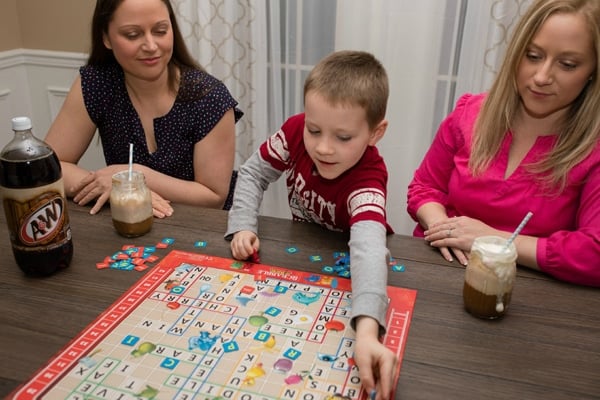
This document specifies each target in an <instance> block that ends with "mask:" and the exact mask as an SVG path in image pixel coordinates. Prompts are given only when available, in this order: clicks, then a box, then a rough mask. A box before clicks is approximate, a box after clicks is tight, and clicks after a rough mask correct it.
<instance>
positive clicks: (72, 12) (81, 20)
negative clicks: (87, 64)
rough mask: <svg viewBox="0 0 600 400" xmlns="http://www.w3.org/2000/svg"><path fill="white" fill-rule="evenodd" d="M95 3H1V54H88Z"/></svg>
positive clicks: (19, 0) (3, 0)
mask: <svg viewBox="0 0 600 400" xmlns="http://www.w3.org/2000/svg"><path fill="white" fill-rule="evenodd" d="M95 4H96V1H95V0H51V1H48V0H0V51H4V50H11V49H17V48H26V49H40V50H55V51H72V52H76V53H85V52H87V51H88V48H89V31H90V20H91V16H92V13H93V12H94V6H95Z"/></svg>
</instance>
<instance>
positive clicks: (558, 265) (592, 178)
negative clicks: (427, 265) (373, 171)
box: [408, 94, 600, 286]
mask: <svg viewBox="0 0 600 400" xmlns="http://www.w3.org/2000/svg"><path fill="white" fill-rule="evenodd" d="M484 98H485V94H478V95H472V94H466V95H464V96H463V97H461V98H460V99H459V101H458V102H457V105H456V108H455V109H454V111H453V112H452V113H451V114H450V115H449V116H448V117H447V118H446V119H445V120H444V121H443V122H442V124H441V125H440V128H439V130H438V132H437V135H436V137H435V139H434V141H433V143H432V145H431V147H430V149H429V151H428V152H427V154H426V155H425V158H424V159H423V161H422V163H421V165H420V166H419V168H418V169H417V170H416V172H415V175H414V178H413V180H412V182H411V183H410V185H409V187H408V212H409V214H410V215H411V217H412V218H413V219H414V220H415V221H417V217H416V213H417V210H418V209H419V207H421V206H422V205H423V204H425V203H428V202H438V203H441V204H443V205H444V206H445V207H446V211H447V214H448V216H450V217H452V216H462V215H464V216H468V217H471V218H475V219H478V220H480V221H482V222H484V223H486V224H487V225H489V226H492V227H493V228H495V229H499V230H503V231H507V232H511V231H513V230H514V229H515V228H516V227H517V226H518V225H519V223H520V222H521V220H522V219H523V217H524V216H525V215H526V214H527V212H528V211H531V212H533V217H532V218H531V219H530V220H529V222H528V223H527V225H526V226H525V227H524V229H523V231H522V232H521V233H522V234H524V235H531V236H535V237H538V241H537V249H536V257H537V262H538V265H539V267H540V269H541V270H542V271H544V272H546V273H548V274H550V275H553V276H554V277H556V278H558V279H561V280H565V281H569V282H573V283H577V284H582V285H590V286H600V143H598V144H597V145H596V147H595V149H594V150H593V151H592V153H591V154H590V155H589V156H588V157H587V158H585V159H584V160H583V161H581V162H580V163H579V164H578V165H576V166H575V167H574V168H573V169H572V170H571V171H570V172H569V174H568V181H567V186H566V188H565V189H564V190H563V191H562V192H560V193H558V194H556V193H555V194H548V193H545V192H543V190H542V189H541V188H540V186H539V185H538V183H537V182H536V180H535V179H534V178H533V177H532V176H531V174H528V172H527V171H526V169H525V167H524V165H526V164H528V163H531V162H534V161H535V160H538V159H540V158H541V157H544V156H545V155H546V154H547V153H548V152H549V151H550V150H551V149H552V147H553V146H554V144H555V142H556V136H555V135H550V136H540V137H538V138H537V140H536V142H535V144H534V145H533V147H532V148H531V150H529V153H528V154H527V155H526V156H525V158H524V159H523V161H522V162H521V164H520V165H519V166H518V167H517V169H516V170H515V171H514V172H513V173H512V175H511V176H509V177H508V178H504V174H505V171H506V167H507V163H508V152H509V148H510V144H511V141H512V133H511V132H510V131H509V132H507V133H506V135H505V137H504V140H503V142H502V145H501V147H500V151H499V154H498V155H497V157H496V158H495V159H494V160H493V161H492V163H491V165H490V167H489V168H488V169H487V171H485V173H483V174H482V175H481V176H479V177H473V175H472V174H471V172H470V170H469V168H468V163H469V155H470V153H471V137H472V134H473V125H474V122H475V119H476V117H477V114H478V113H479V109H480V107H481V104H482V101H483V99H484ZM414 235H415V236H423V228H422V227H421V226H420V225H417V227H416V228H415V230H414Z"/></svg>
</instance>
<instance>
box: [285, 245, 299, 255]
mask: <svg viewBox="0 0 600 400" xmlns="http://www.w3.org/2000/svg"><path fill="white" fill-rule="evenodd" d="M285 251H287V252H288V253H289V254H294V253H297V252H298V248H297V247H294V246H290V247H288V248H287V249H285Z"/></svg>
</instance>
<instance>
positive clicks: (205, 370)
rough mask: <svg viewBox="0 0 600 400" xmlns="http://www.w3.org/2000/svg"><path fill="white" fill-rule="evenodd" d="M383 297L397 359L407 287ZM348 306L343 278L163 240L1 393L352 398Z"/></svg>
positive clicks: (411, 297)
mask: <svg viewBox="0 0 600 400" xmlns="http://www.w3.org/2000/svg"><path fill="white" fill-rule="evenodd" d="M388 297H389V299H390V303H389V311H388V316H387V327H388V329H387V333H386V335H385V337H384V338H383V342H384V343H385V344H386V345H387V346H388V347H389V348H390V349H392V350H393V351H394V352H395V353H396V354H397V356H398V358H399V360H400V361H401V360H402V357H403V352H404V347H405V344H406V339H407V335H408V331H409V326H410V321H411V316H412V311H413V308H414V303H415V299H416V291H414V290H409V289H403V288H397V287H391V286H390V287H388ZM351 306H352V296H351V286H350V280H349V279H345V278H340V277H337V276H331V275H325V274H311V273H307V272H301V271H296V270H292V269H286V268H281V267H277V266H269V265H263V264H260V263H250V262H240V261H235V260H232V259H226V258H220V257H213V256H209V255H205V254H196V253H188V252H182V251H171V252H170V253H169V254H167V256H166V257H165V258H164V259H163V260H162V261H161V262H160V263H159V264H157V265H156V266H155V267H153V268H152V269H151V270H148V271H147V273H146V274H145V275H144V276H143V277H142V278H141V279H140V280H139V281H138V282H137V283H136V284H135V285H134V286H132V287H131V288H130V289H129V290H128V291H127V292H126V293H124V295H123V296H121V298H120V299H119V300H117V301H116V302H115V303H114V304H113V305H112V306H111V307H109V308H108V309H107V310H106V311H105V312H103V313H102V314H101V315H100V316H99V317H98V318H97V319H96V320H95V321H94V322H92V323H91V324H90V325H89V326H88V327H87V328H86V329H85V330H84V331H82V332H81V333H80V334H79V335H78V336H77V337H75V338H74V339H73V340H72V341H71V342H70V343H69V344H68V345H67V346H65V348H64V349H62V350H61V351H60V352H59V353H58V354H56V355H55V356H54V357H53V358H52V359H51V360H50V361H49V362H48V364H47V365H46V366H44V367H43V368H41V369H40V370H39V371H38V372H37V373H36V374H35V375H34V376H33V377H32V378H31V379H30V380H29V381H28V382H26V383H25V384H24V385H22V386H21V387H20V388H19V389H18V390H16V391H15V392H14V393H13V394H12V398H14V399H42V398H43V399H61V400H62V399H69V400H83V399H118V400H139V399H148V400H152V399H172V400H187V399H203V400H204V399H212V400H214V399H239V400H258V399H260V400H265V399H290V400H292V399H302V400H306V399H315V400H316V399H364V398H367V397H368V396H367V394H366V393H364V390H362V389H361V382H360V379H359V377H358V370H357V368H356V366H355V364H354V359H353V349H354V342H355V336H354V331H353V330H352V328H351V327H350V324H349V317H350V310H351ZM399 364H401V362H400V363H399ZM399 373H400V365H399V367H398V371H397V374H396V381H397V379H398V377H399Z"/></svg>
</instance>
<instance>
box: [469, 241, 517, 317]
mask: <svg viewBox="0 0 600 400" xmlns="http://www.w3.org/2000/svg"><path fill="white" fill-rule="evenodd" d="M516 260H517V250H516V248H515V245H514V243H512V242H511V243H509V242H507V240H506V239H504V238H501V237H498V236H482V237H478V238H476V239H475V240H474V241H473V245H472V247H471V253H470V255H469V261H468V263H467V268H466V270H465V282H464V286H463V300H464V304H465V309H466V310H467V311H468V312H469V313H471V314H472V315H474V316H476V317H479V318H486V319H495V318H499V317H502V316H503V315H504V314H505V313H506V309H507V308H508V305H509V304H510V299H511V296H512V291H513V286H514V283H515V276H516V270H517V268H516Z"/></svg>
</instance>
